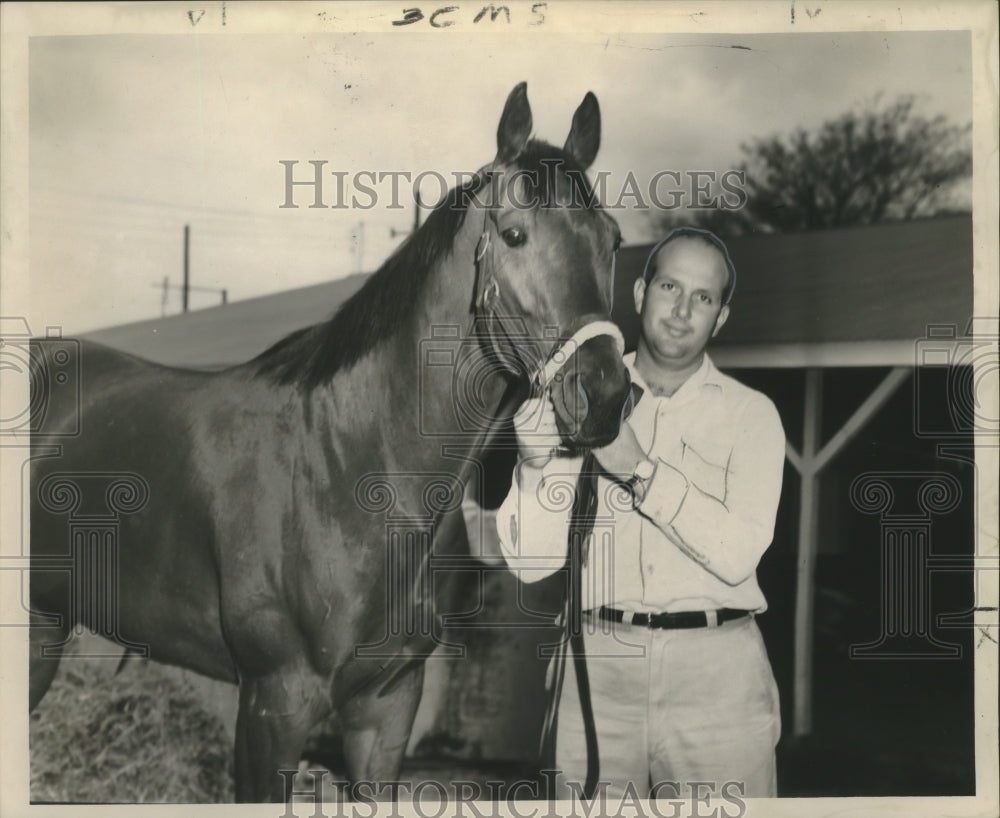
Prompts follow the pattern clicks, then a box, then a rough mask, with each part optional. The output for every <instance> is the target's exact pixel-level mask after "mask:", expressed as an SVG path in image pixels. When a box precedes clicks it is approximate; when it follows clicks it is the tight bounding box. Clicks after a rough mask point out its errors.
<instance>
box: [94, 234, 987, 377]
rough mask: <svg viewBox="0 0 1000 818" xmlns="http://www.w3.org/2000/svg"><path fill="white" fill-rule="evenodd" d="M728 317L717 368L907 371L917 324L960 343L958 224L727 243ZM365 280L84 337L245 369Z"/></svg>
mask: <svg viewBox="0 0 1000 818" xmlns="http://www.w3.org/2000/svg"><path fill="white" fill-rule="evenodd" d="M728 245H729V251H730V255H731V256H732V259H733V262H734V264H735V265H736V269H737V271H738V279H737V287H736V295H735V298H734V300H733V311H732V315H731V316H730V319H729V321H728V323H727V324H726V326H725V328H724V329H723V330H722V332H721V333H720V335H719V337H718V339H716V342H715V344H714V347H713V353H712V354H713V357H714V358H715V360H716V361H717V362H718V363H719V364H720V365H721V366H726V367H731V368H732V367H760V368H766V367H777V366H807V365H818V366H875V365H885V366H890V365H907V364H912V363H914V360H915V357H914V356H915V342H916V341H917V340H918V339H920V338H923V337H925V336H926V334H927V327H928V326H929V325H944V324H949V325H954V326H956V327H957V328H958V333H959V334H961V333H962V332H963V331H964V329H965V327H966V325H967V323H968V322H969V320H970V318H971V316H972V313H973V282H972V219H971V217H969V216H953V217H948V218H939V219H928V220H922V221H912V222H900V223H895V224H883V225H876V226H870V227H851V228H840V229H832V230H822V231H811V232H804V233H794V234H781V235H766V236H765V235H759V236H750V237H744V238H737V239H732V240H730V241H729V242H728ZM650 247H651V245H648V244H646V245H635V246H626V247H624V248H622V250H621V251H620V252H619V256H618V263H617V280H616V288H615V310H614V315H615V320H616V321H617V322H618V323H619V324H620V325H621V327H622V330H623V332H624V334H625V337H626V341H627V343H628V345H629V346H630V347H631V346H634V345H635V339H636V336H637V334H638V319H637V317H636V315H635V313H634V309H633V307H632V304H633V302H632V284H633V282H634V280H635V278H636V276H638V275H639V274H640V272H641V270H642V267H643V265H644V263H645V259H646V256H647V255H648V253H649V250H650ZM365 280H367V276H366V275H354V276H350V277H348V278H344V279H338V280H336V281H330V282H327V283H324V284H317V285H314V286H311V287H303V288H300V289H295V290H287V291H285V292H280V293H276V294H274V295H267V296H262V297H260V298H254V299H249V300H246V301H240V302H235V303H232V304H228V305H225V306H220V307H212V308H209V309H204V310H198V311H196V312H190V313H186V314H184V315H175V316H170V317H167V318H159V319H155V320H150V321H141V322H138V323H134V324H126V325H121V326H117V327H111V328H109V329H104V330H98V331H95V332H91V333H88V334H87V335H86V337H88V338H92V339H93V340H95V341H100V342H102V343H105V344H108V345H110V346H114V347H118V348H120V349H124V350H127V351H129V352H132V353H135V354H137V355H142V356H144V357H147V358H150V359H151V360H154V361H158V362H160V363H169V364H175V365H181V366H223V365H229V364H234V363H240V362H242V361H245V360H248V359H249V358H251V357H253V356H254V355H256V354H257V353H259V352H261V351H263V350H264V349H266V348H267V347H268V346H269V345H270V344H272V343H274V342H275V341H277V340H278V339H280V338H282V337H284V336H285V335H286V334H288V333H289V332H291V331H293V330H295V329H297V328H299V327H303V326H307V325H309V324H314V323H317V322H319V321H322V320H324V319H326V318H328V317H329V316H330V315H332V313H333V312H334V310H335V309H336V308H337V307H338V306H339V305H340V304H341V303H342V302H343V301H345V300H346V299H347V298H348V297H350V296H351V295H352V294H353V293H354V292H355V291H356V290H357V289H358V288H360V287H361V285H362V284H363V283H364V282H365Z"/></svg>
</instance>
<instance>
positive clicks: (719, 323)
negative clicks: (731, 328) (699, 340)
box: [712, 304, 729, 338]
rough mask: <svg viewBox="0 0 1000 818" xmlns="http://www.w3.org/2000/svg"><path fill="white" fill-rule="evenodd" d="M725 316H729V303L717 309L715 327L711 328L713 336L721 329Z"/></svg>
mask: <svg viewBox="0 0 1000 818" xmlns="http://www.w3.org/2000/svg"><path fill="white" fill-rule="evenodd" d="M727 318H729V305H728V304H723V305H722V309H721V310H719V317H718V318H716V319H715V329H713V330H712V337H713V338H714V337H715V336H716V335H718V334H719V330H720V329H722V325H723V324H725V323H726V319H727Z"/></svg>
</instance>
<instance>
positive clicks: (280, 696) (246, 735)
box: [235, 664, 331, 803]
mask: <svg viewBox="0 0 1000 818" xmlns="http://www.w3.org/2000/svg"><path fill="white" fill-rule="evenodd" d="M330 709H331V707H330V702H329V698H328V696H327V695H326V693H325V691H324V686H323V684H322V681H321V680H320V679H319V678H318V677H317V676H316V674H315V673H314V672H313V671H311V670H310V669H309V668H308V667H303V666H302V665H301V664H294V665H289V666H286V667H283V668H281V669H279V670H277V671H274V672H272V673H269V674H267V675H263V676H257V677H252V678H245V679H241V680H240V706H239V715H238V716H237V719H236V769H235V775H236V800H237V801H239V802H251V803H260V802H267V801H273V802H278V803H283V802H285V801H287V797H288V792H287V791H288V788H289V787H291V784H292V781H293V778H294V775H295V771H296V770H297V769H298V766H299V758H300V756H301V753H302V748H303V746H304V745H305V742H306V738H307V737H308V734H309V731H310V730H311V729H312V727H313V725H314V724H316V723H317V722H318V721H319V720H320V719H322V718H323V717H325V716H326V715H328V714H329V712H330Z"/></svg>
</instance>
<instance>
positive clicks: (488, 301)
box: [473, 191, 625, 395]
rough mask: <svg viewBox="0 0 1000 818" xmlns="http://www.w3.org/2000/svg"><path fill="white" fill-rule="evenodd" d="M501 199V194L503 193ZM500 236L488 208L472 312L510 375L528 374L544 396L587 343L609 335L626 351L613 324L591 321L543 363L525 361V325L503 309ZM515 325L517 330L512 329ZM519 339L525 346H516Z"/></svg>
mask: <svg viewBox="0 0 1000 818" xmlns="http://www.w3.org/2000/svg"><path fill="white" fill-rule="evenodd" d="M501 195H502V191H501ZM496 232H499V228H498V226H497V223H496V218H495V217H494V215H493V212H492V208H491V207H489V206H486V212H485V213H484V215H483V229H482V232H481V233H480V236H479V241H478V242H477V243H476V258H475V265H476V295H475V299H474V308H473V334H476V335H479V337H480V338H483V339H484V342H485V345H486V347H487V348H488V350H489V351H490V352H491V353H492V355H493V357H494V359H495V360H496V361H497V362H498V363H499V364H500V366H502V367H503V369H505V370H506V371H507V372H509V373H510V374H512V375H515V376H516V377H518V378H520V377H522V376H523V375H524V374H525V373H527V375H528V383H529V385H530V387H531V392H532V394H533V395H539V394H542V393H543V392H544V391H545V390H546V389H548V388H549V387H550V386H551V384H552V382H553V381H554V380H555V379H556V377H557V375H558V374H559V372H560V370H561V369H562V368H563V367H564V366H565V365H566V363H567V362H568V361H569V360H570V358H572V357H573V353H574V352H576V351H577V349H579V348H580V346H582V345H583V344H584V343H586V342H587V341H589V340H590V339H591V338H596V337H598V336H600V335H610V336H611V337H612V338H614V339H615V342H616V344H617V346H618V352H619V353H624V351H625V338H624V337H623V336H622V332H621V330H620V329H619V328H618V325H617V324H615V323H614V322H613V321H606V320H598V321H590V322H588V323H586V324H584V325H583V326H582V327H580V328H579V329H578V330H577V331H576V332H575V333H574V334H573V335H572V336H570V337H569V338H567V339H566V340H565V341H564V342H563V343H562V344H560V345H559V346H558V347H557V348H556V349H554V350H552V352H551V353H549V355H548V357H547V358H546V359H545V361H544V362H542V363H535V364H534V365H532V363H530V362H528V361H526V360H525V359H524V357H523V354H522V353H521V352H520V349H521V348H523V347H525V346H527V344H526V343H523V342H526V341H528V340H529V339H528V337H527V333H526V331H525V329H524V323H523V321H522V320H521V319H520V318H517V317H516V316H515V314H514V313H513V312H512V311H510V310H509V309H506V308H504V304H503V293H502V291H501V289H500V280H499V279H498V278H497V276H496V260H495V258H494V250H493V247H492V245H493V241H492V239H491V235H492V234H493V233H496ZM614 258H615V257H614V255H612V257H611V271H612V276H611V282H612V284H611V286H612V294H613V288H614V267H615V264H614ZM512 324H513V325H514V326H512ZM518 338H520V339H521V341H522V344H520V345H519V344H518V343H517V339H518Z"/></svg>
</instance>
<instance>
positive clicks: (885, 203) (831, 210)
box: [655, 96, 972, 236]
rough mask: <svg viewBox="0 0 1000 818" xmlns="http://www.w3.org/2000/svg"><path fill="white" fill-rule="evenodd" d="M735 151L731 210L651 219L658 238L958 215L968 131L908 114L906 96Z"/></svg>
mask: <svg viewBox="0 0 1000 818" xmlns="http://www.w3.org/2000/svg"><path fill="white" fill-rule="evenodd" d="M878 102H879V97H876V98H875V100H874V101H873V102H871V103H869V104H868V105H867V106H865V107H864V108H862V109H861V110H859V111H848V112H847V113H844V114H842V115H841V116H839V117H837V118H836V119H832V120H828V121H826V122H824V123H823V124H822V125H821V126H820V127H819V128H818V129H817V130H816V131H815V132H813V133H810V132H808V131H806V130H804V129H802V128H799V129H797V130H796V131H794V132H793V133H791V134H789V135H788V136H779V135H773V136H768V137H765V138H758V139H755V140H753V141H751V142H749V143H743V144H742V145H741V146H740V150H741V152H742V154H743V160H742V162H741V163H740V164H739V165H738V170H740V171H741V172H743V173H744V174H745V176H746V187H745V190H746V194H747V201H746V205H745V206H744V207H743V208H742V209H739V210H730V211H726V210H702V211H695V210H691V211H687V212H682V211H674V212H667V213H665V214H664V213H662V212H661V213H660V214H659V218H657V219H656V220H655V221H656V226H657V228H658V230H662V229H664V228H669V227H671V226H673V225H675V224H678V223H682V222H686V223H689V224H692V223H693V224H697V225H700V226H703V227H707V228H709V229H712V230H716V231H717V232H719V233H721V234H726V235H730V236H731V235H741V234H746V233H753V232H762V233H775V232H788V231H798V230H812V229H817V228H827V227H844V226H849V225H864V224H876V223H879V222H889V221H900V220H905V219H914V218H924V217H929V216H936V215H942V214H944V213H954V212H968V210H969V209H970V208H969V204H968V201H967V195H968V193H967V190H965V191H963V190H961V187H962V185H961V183H962V182H965V181H967V180H969V179H971V176H972V153H971V150H970V147H969V135H970V133H971V130H972V125H971V123H970V124H967V125H965V126H957V125H952V124H949V122H948V121H947V120H946V118H945V117H943V116H936V117H934V118H932V119H927V118H925V117H923V116H919V115H918V114H916V113H915V112H914V107H915V102H916V101H915V98H914V97H913V96H902V97H899V98H898V99H897V100H896V101H895V102H894V103H892V104H890V105H888V106H886V107H884V108H881V109H879V108H877V107H876V106H877V105H878Z"/></svg>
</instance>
